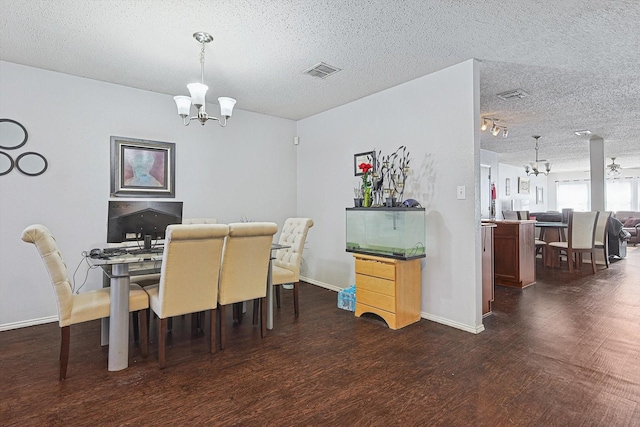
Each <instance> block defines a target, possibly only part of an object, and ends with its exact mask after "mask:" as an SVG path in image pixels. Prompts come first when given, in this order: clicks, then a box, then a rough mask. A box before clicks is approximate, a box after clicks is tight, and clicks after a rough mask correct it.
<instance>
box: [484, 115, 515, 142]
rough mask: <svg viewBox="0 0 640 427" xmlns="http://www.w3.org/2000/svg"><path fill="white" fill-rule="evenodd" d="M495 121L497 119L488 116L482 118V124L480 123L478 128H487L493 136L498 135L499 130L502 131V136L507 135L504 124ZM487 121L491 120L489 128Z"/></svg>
mask: <svg viewBox="0 0 640 427" xmlns="http://www.w3.org/2000/svg"><path fill="white" fill-rule="evenodd" d="M497 121H498V119H491V118H489V117H485V118H483V119H482V124H481V125H480V130H481V131H485V130H487V128H488V129H489V132H491V134H492V135H493V136H498V134H499V133H500V131H502V137H503V138H506V137H507V136H508V135H509V129H507V127H506V126H503V125H499V124H497V123H496V122H497ZM489 122H491V127H490V128H489Z"/></svg>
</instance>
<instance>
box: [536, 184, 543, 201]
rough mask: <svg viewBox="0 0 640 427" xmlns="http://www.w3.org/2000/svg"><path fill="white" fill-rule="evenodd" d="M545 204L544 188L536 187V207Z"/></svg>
mask: <svg viewBox="0 0 640 427" xmlns="http://www.w3.org/2000/svg"><path fill="white" fill-rule="evenodd" d="M543 203H544V194H543V188H542V187H536V205H541V204H543Z"/></svg>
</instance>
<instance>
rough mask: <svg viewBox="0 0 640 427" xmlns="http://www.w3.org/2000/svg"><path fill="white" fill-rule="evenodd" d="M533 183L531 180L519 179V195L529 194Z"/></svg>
mask: <svg viewBox="0 0 640 427" xmlns="http://www.w3.org/2000/svg"><path fill="white" fill-rule="evenodd" d="M530 186H531V182H530V181H529V178H521V177H518V194H529V191H530V190H529V187H530Z"/></svg>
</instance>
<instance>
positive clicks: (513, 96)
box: [496, 89, 529, 101]
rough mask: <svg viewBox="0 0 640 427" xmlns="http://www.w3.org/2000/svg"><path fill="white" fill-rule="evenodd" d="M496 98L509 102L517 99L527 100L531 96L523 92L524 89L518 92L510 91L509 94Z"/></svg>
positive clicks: (517, 90) (501, 94) (499, 95)
mask: <svg viewBox="0 0 640 427" xmlns="http://www.w3.org/2000/svg"><path fill="white" fill-rule="evenodd" d="M496 96H497V97H498V98H500V99H504V100H505V101H508V100H510V99H516V98H517V99H522V98H526V97H527V96H529V94H528V93H527V92H525V91H523V90H522V89H516V90H510V91H507V92H502V93H499V94H498V95H496Z"/></svg>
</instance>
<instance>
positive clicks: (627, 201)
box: [605, 179, 635, 212]
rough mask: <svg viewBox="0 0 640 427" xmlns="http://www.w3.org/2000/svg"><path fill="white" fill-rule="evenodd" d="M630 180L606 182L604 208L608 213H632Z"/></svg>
mask: <svg viewBox="0 0 640 427" xmlns="http://www.w3.org/2000/svg"><path fill="white" fill-rule="evenodd" d="M631 184H632V182H631V180H630V179H624V180H622V179H611V180H607V183H606V185H607V189H606V191H607V193H606V201H605V206H606V210H608V211H614V212H615V211H632V210H635V209H634V206H632V203H633V201H634V200H633V199H634V197H633V186H632V185H631Z"/></svg>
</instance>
